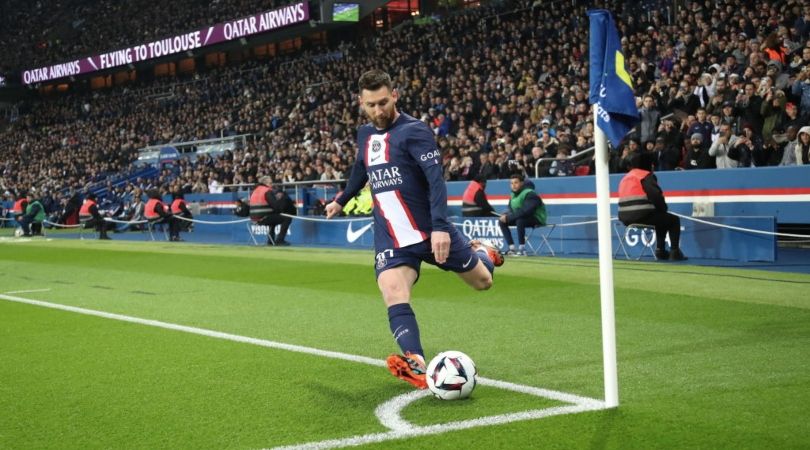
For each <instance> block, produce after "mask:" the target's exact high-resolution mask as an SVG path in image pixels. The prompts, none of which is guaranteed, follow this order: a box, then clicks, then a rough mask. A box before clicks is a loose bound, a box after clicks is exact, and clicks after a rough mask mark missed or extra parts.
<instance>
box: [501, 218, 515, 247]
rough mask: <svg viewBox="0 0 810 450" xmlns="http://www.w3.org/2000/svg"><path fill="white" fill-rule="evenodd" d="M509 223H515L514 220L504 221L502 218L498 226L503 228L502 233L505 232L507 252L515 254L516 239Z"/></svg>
mask: <svg viewBox="0 0 810 450" xmlns="http://www.w3.org/2000/svg"><path fill="white" fill-rule="evenodd" d="M509 225H514V222H506V223H503V222H501V221H500V220H499V221H498V226H499V227H500V228H501V234H503V238H504V240H506V245H508V247H507V253H506V254H507V255H514V254H515V252H516V249H515V241H514V239H512V232H511V231H509Z"/></svg>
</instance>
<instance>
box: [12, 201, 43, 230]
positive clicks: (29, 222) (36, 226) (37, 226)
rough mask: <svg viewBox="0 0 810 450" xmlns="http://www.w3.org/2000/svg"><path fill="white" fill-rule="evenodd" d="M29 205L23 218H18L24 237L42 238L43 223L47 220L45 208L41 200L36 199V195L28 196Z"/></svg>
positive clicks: (26, 206)
mask: <svg viewBox="0 0 810 450" xmlns="http://www.w3.org/2000/svg"><path fill="white" fill-rule="evenodd" d="M25 198H26V201H27V204H26V205H25V211H24V213H23V215H22V216H19V217H18V218H17V222H18V223H19V224H20V228H22V230H23V236H42V221H43V220H45V207H43V206H42V203H40V201H39V200H37V199H35V198H34V194H32V193H31V192H28V194H26V197H25Z"/></svg>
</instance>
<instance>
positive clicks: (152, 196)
mask: <svg viewBox="0 0 810 450" xmlns="http://www.w3.org/2000/svg"><path fill="white" fill-rule="evenodd" d="M146 195H147V196H149V200H147V202H146V206H144V208H143V217H144V219H146V220H148V221H149V226H150V227H151V226H154V225H158V224H167V225H169V240H170V241H176V242H179V241H182V239H180V228H179V226H178V223H177V222H178V220H177V219H175V218H174V216H172V214H171V212H170V210H169V208H167V207H166V205H165V204H164V203H163V196H162V195H161V194H160V190H159V189H150V190H148V191H147V192H146Z"/></svg>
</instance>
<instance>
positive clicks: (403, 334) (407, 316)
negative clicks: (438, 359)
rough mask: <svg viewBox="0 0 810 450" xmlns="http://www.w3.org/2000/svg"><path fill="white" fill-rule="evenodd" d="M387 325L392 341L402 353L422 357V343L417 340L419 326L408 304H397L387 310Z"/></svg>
mask: <svg viewBox="0 0 810 450" xmlns="http://www.w3.org/2000/svg"><path fill="white" fill-rule="evenodd" d="M388 324H389V325H390V326H391V333H393V335H394V340H395V341H397V345H399V348H401V349H402V353H403V354H404V353H406V352H410V353H415V354H417V355H419V356H424V355H425V353H424V351H423V350H422V341H420V340H419V325H417V324H416V315H415V314H414V313H413V309H411V305H410V303H399V304H396V305H393V306H391V307H389V308H388Z"/></svg>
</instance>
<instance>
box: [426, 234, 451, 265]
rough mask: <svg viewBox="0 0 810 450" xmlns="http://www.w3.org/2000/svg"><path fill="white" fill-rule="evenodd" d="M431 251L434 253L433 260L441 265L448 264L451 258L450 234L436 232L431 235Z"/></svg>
mask: <svg viewBox="0 0 810 450" xmlns="http://www.w3.org/2000/svg"><path fill="white" fill-rule="evenodd" d="M430 250H431V251H432V252H433V259H435V260H436V262H437V263H439V264H444V263H445V262H447V257H448V256H450V233H448V232H446V231H434V232H432V233H430Z"/></svg>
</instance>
